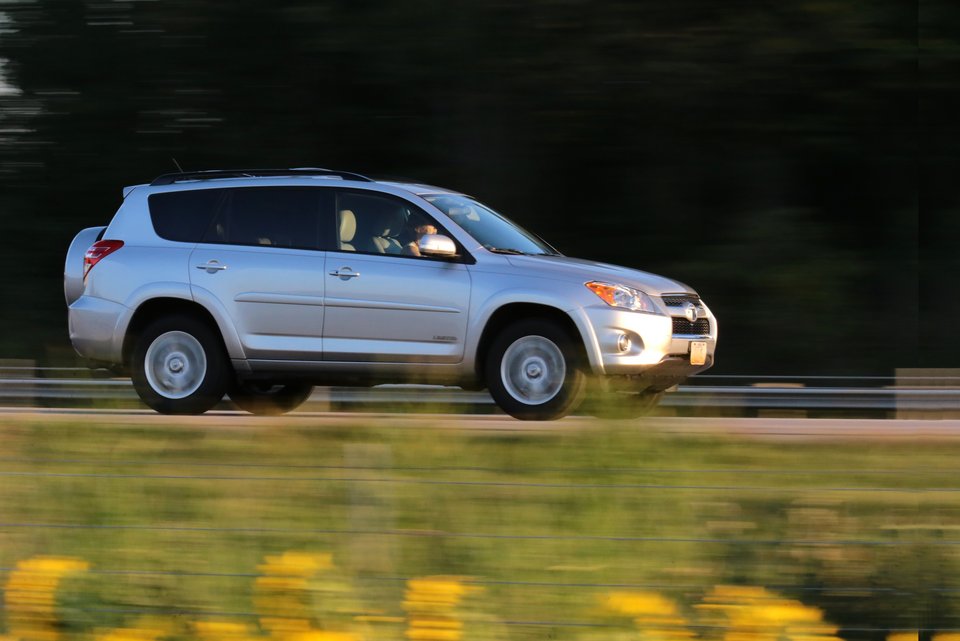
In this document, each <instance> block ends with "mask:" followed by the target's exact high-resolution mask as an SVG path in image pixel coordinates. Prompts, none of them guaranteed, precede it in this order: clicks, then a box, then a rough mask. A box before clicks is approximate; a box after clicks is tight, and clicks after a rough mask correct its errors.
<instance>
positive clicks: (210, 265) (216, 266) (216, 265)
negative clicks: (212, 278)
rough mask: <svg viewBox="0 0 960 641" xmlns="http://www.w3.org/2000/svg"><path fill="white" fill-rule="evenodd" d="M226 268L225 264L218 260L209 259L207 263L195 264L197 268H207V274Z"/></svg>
mask: <svg viewBox="0 0 960 641" xmlns="http://www.w3.org/2000/svg"><path fill="white" fill-rule="evenodd" d="M226 268H227V266H226V265H223V264H221V263H220V261H219V260H211V261H209V262H207V263H204V264H203V265H197V269H205V270H207V273H208V274H212V273H214V272H222V271H223V270H225V269H226Z"/></svg>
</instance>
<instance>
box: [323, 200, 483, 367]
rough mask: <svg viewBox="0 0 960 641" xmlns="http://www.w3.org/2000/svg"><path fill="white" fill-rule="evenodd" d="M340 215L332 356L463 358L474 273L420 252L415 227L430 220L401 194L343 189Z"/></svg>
mask: <svg viewBox="0 0 960 641" xmlns="http://www.w3.org/2000/svg"><path fill="white" fill-rule="evenodd" d="M337 221H338V228H339V230H340V239H339V243H338V244H336V245H335V248H336V249H335V250H334V251H330V252H328V254H327V261H326V268H325V269H324V272H325V273H324V278H325V279H326V286H325V291H326V296H325V300H326V312H325V313H326V316H325V319H324V332H323V341H324V354H325V358H326V359H327V360H332V361H368V362H383V363H411V362H414V363H415V362H421V363H456V362H459V361H460V360H461V359H462V358H463V350H464V339H465V334H466V329H467V313H468V310H469V305H470V274H469V272H468V271H467V268H466V265H464V264H463V263H461V262H456V261H447V260H439V259H434V258H428V257H423V256H417V255H415V252H416V250H415V249H411V244H412V243H415V241H416V228H418V227H420V226H421V225H423V224H425V223H429V222H432V221H431V219H429V217H428V216H427V215H426V214H425V213H424V212H422V210H419V209H418V208H416V207H415V206H414V205H412V204H411V203H408V202H406V201H404V200H402V199H400V198H396V197H393V196H388V195H386V194H374V193H371V192H366V193H357V192H350V191H346V190H342V191H341V192H340V194H339V195H338V200H337ZM433 231H437V230H433ZM440 231H442V230H440Z"/></svg>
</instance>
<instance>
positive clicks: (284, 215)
mask: <svg viewBox="0 0 960 641" xmlns="http://www.w3.org/2000/svg"><path fill="white" fill-rule="evenodd" d="M224 191H225V192H226V194H225V196H224V200H223V203H222V204H221V206H220V209H219V214H218V215H217V218H216V220H215V221H214V222H213V224H212V225H210V226H209V228H207V230H206V235H205V236H204V238H203V242H205V243H215V244H228V245H255V246H262V247H282V248H287V249H321V248H323V247H324V241H325V236H326V233H325V232H326V221H329V220H330V213H332V211H333V193H332V192H331V191H329V190H325V189H319V188H311V187H251V188H238V189H227V190H224Z"/></svg>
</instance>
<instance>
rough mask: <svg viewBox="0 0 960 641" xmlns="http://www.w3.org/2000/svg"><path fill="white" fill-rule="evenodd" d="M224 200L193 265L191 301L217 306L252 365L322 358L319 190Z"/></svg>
mask: <svg viewBox="0 0 960 641" xmlns="http://www.w3.org/2000/svg"><path fill="white" fill-rule="evenodd" d="M224 191H225V194H224V198H223V201H222V203H221V205H220V208H219V212H218V214H217V216H216V218H215V219H214V221H213V223H212V224H211V225H210V227H209V228H208V229H207V232H206V235H205V236H204V240H203V242H202V243H200V244H199V245H197V247H196V248H195V249H194V251H193V254H192V255H191V260H190V280H191V288H192V290H193V294H194V297H195V298H197V299H206V300H208V301H211V302H212V303H213V304H216V305H219V306H220V307H221V308H222V309H223V310H225V312H226V314H227V315H228V316H229V317H230V318H231V319H232V320H233V323H234V325H235V327H236V329H237V332H238V334H239V336H240V341H241V344H242V345H243V350H244V353H245V354H246V356H247V358H248V359H253V360H298V361H311V360H320V359H322V358H323V338H322V330H323V316H324V306H323V297H324V286H325V279H324V275H323V268H324V252H323V251H322V250H321V248H322V247H324V246H325V244H326V243H327V242H329V241H328V239H327V238H325V235H327V234H326V229H325V228H324V223H325V222H328V221H329V220H330V216H332V210H333V202H334V200H333V199H334V194H333V192H332V191H330V190H326V189H323V188H320V187H249V188H235V189H227V190H224Z"/></svg>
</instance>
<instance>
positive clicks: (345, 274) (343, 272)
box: [330, 267, 360, 278]
mask: <svg viewBox="0 0 960 641" xmlns="http://www.w3.org/2000/svg"><path fill="white" fill-rule="evenodd" d="M330 275H331V276H336V277H338V278H360V272H355V271H353V270H352V269H350V268H349V267H341V268H340V269H338V270H336V271H333V272H330Z"/></svg>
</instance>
